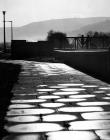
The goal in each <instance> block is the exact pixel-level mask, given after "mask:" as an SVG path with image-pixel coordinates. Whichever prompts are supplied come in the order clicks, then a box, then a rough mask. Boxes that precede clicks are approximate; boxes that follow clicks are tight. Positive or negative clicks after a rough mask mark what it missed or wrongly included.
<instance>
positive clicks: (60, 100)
mask: <svg viewBox="0 0 110 140" xmlns="http://www.w3.org/2000/svg"><path fill="white" fill-rule="evenodd" d="M85 100H86V99H72V98H71V99H70V98H61V99H57V100H56V102H79V101H85Z"/></svg>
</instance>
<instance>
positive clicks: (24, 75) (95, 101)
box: [3, 61, 110, 140]
mask: <svg viewBox="0 0 110 140" xmlns="http://www.w3.org/2000/svg"><path fill="white" fill-rule="evenodd" d="M12 62H13V63H20V64H22V71H21V73H20V75H19V80H18V83H16V85H14V87H13V90H12V92H13V98H12V99H11V101H10V105H9V107H8V111H7V112H6V117H5V120H6V123H5V126H4V128H5V130H6V131H7V132H8V133H9V135H8V136H6V137H4V138H3V140H61V139H62V140H110V85H109V84H107V83H104V82H102V81H100V80H97V79H95V78H92V77H90V76H88V75H86V74H84V73H81V72H79V71H77V70H75V69H73V68H71V67H69V66H67V65H65V64H61V63H46V62H45V63H44V62H34V61H12Z"/></svg>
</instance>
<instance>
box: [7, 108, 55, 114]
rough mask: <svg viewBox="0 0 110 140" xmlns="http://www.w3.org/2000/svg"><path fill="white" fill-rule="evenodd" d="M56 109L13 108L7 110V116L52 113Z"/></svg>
mask: <svg viewBox="0 0 110 140" xmlns="http://www.w3.org/2000/svg"><path fill="white" fill-rule="evenodd" d="M53 112H54V110H52V109H43V108H41V109H39V108H38V109H12V110H10V111H8V112H7V116H15V115H20V116H21V115H35V114H51V113H53Z"/></svg>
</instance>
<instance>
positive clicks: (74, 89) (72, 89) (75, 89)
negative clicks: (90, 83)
mask: <svg viewBox="0 0 110 140" xmlns="http://www.w3.org/2000/svg"><path fill="white" fill-rule="evenodd" d="M60 90H61V91H84V90H86V89H84V88H63V89H60Z"/></svg>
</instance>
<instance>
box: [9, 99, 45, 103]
mask: <svg viewBox="0 0 110 140" xmlns="http://www.w3.org/2000/svg"><path fill="white" fill-rule="evenodd" d="M45 101H46V100H43V99H31V100H29V99H28V100H11V103H19V104H20V103H21V104H22V103H41V102H45Z"/></svg>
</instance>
